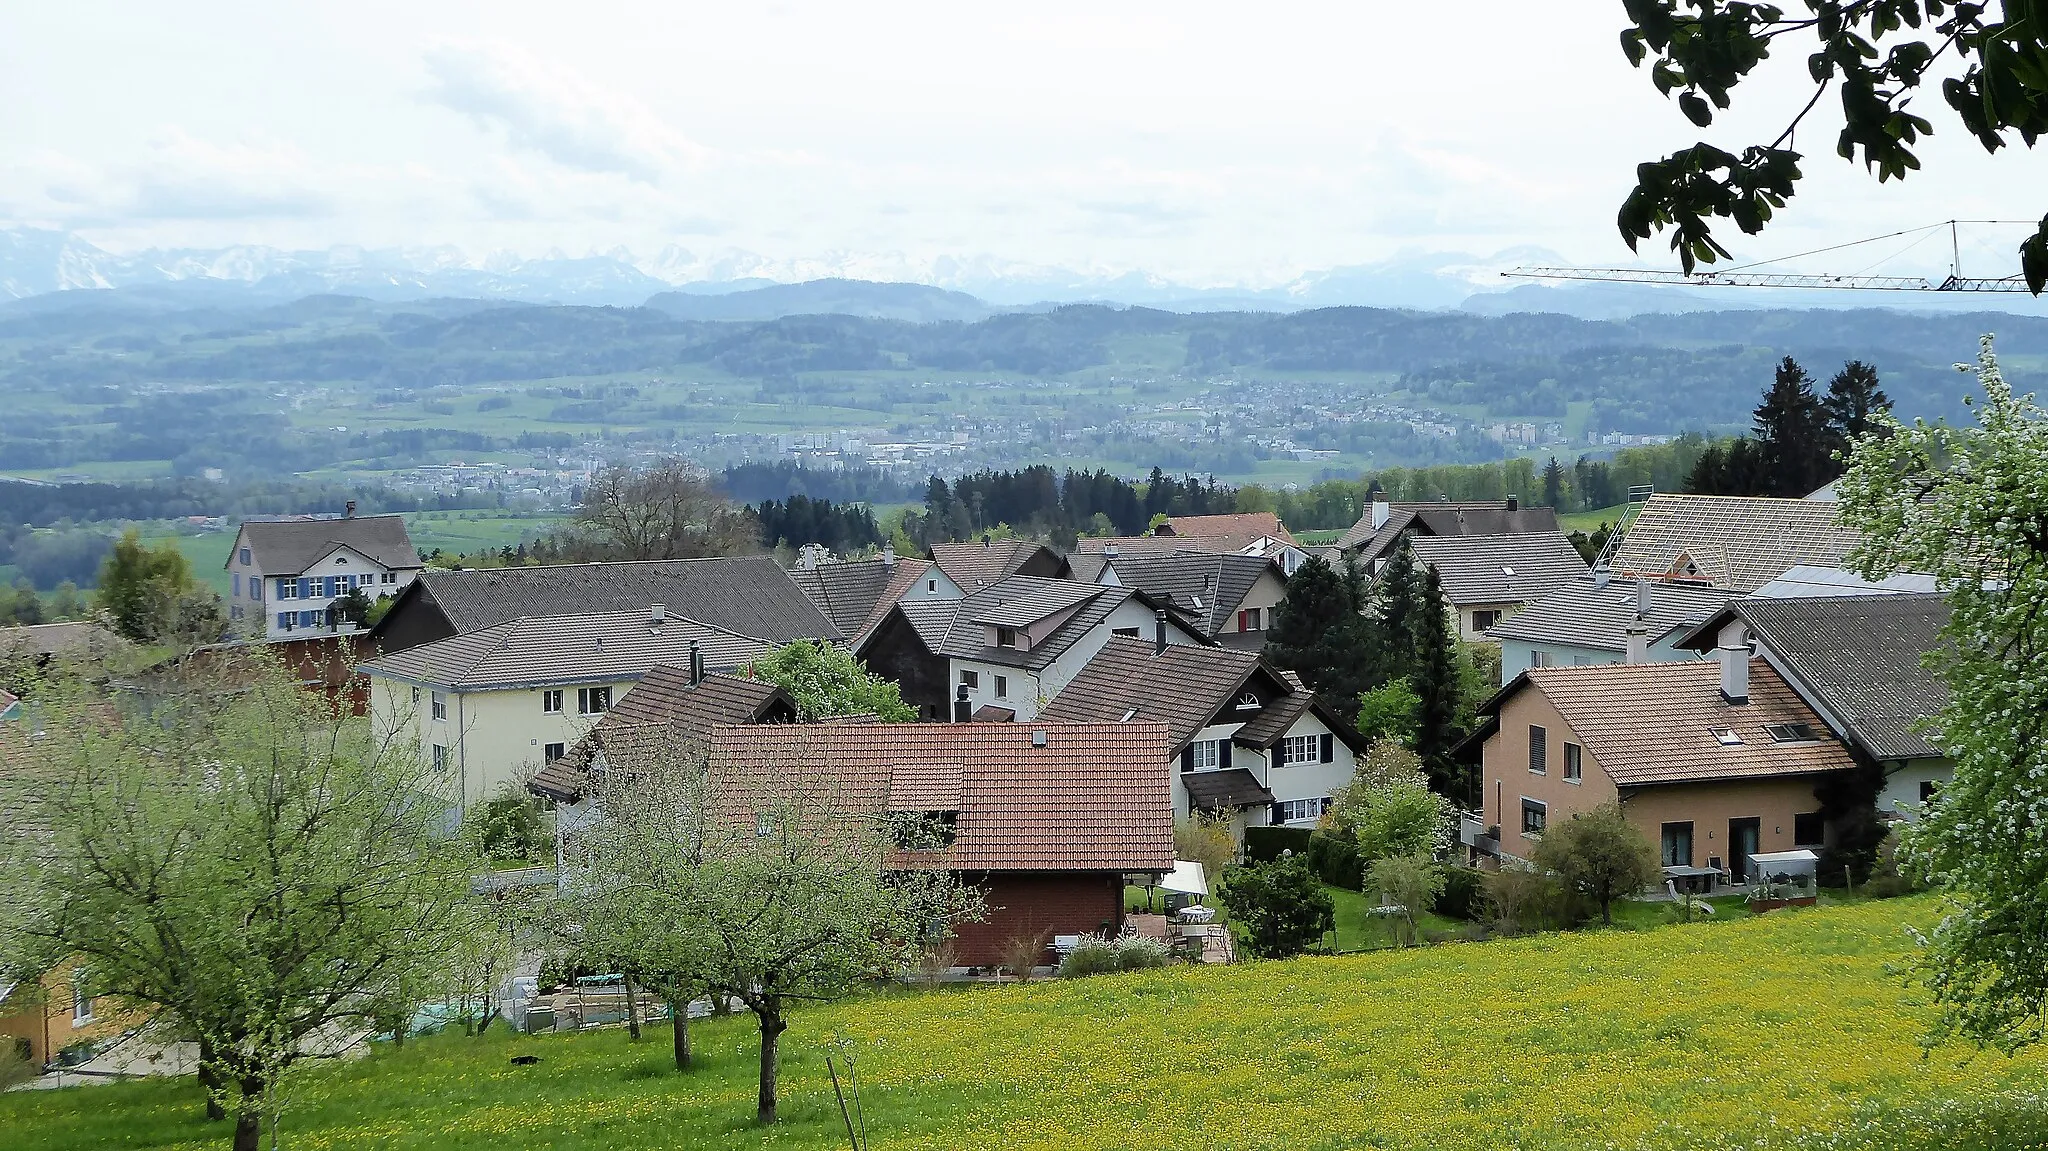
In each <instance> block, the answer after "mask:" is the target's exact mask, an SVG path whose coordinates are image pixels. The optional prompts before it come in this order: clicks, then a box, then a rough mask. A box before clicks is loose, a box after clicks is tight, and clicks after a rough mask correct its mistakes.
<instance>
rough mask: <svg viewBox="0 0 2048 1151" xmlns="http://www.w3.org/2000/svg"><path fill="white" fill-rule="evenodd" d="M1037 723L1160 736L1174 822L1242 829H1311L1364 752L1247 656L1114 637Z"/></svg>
mask: <svg viewBox="0 0 2048 1151" xmlns="http://www.w3.org/2000/svg"><path fill="white" fill-rule="evenodd" d="M1040 718H1042V719H1044V720H1046V721H1048V722H1051V721H1060V722H1073V723H1128V722H1133V721H1137V720H1158V721H1160V722H1162V723H1164V724H1165V725H1166V729H1167V737H1168V738H1167V755H1166V756H1165V757H1164V759H1163V760H1162V761H1161V763H1160V764H1159V768H1160V770H1161V771H1162V772H1163V773H1164V774H1165V775H1166V776H1167V777H1168V778H1169V779H1171V780H1172V781H1173V810H1174V812H1175V813H1176V814H1187V815H1194V814H1196V813H1200V812H1206V813H1209V814H1213V815H1220V816H1223V817H1225V818H1227V819H1228V820H1229V821H1230V822H1231V824H1232V826H1233V828H1234V829H1235V830H1237V831H1238V832H1240V833H1242V831H1243V829H1244V828H1245V827H1259V826H1268V825H1279V824H1292V825H1294V826H1297V827H1313V826H1314V825H1315V823H1316V821H1317V820H1319V819H1320V818H1322V814H1323V812H1325V811H1327V810H1328V809H1329V806H1330V797H1331V795H1332V794H1334V793H1335V792H1336V790H1337V788H1339V787H1341V786H1343V785H1344V784H1345V783H1346V782H1348V781H1349V780H1350V779H1351V775H1352V771H1353V768H1354V762H1355V759H1356V757H1357V755H1358V754H1360V753H1361V752H1363V751H1364V750H1365V743H1364V740H1363V739H1361V738H1360V737H1359V735H1358V733H1357V732H1356V731H1354V730H1353V729H1352V727H1351V725H1350V724H1348V723H1346V722H1344V720H1343V719H1341V718H1339V717H1338V716H1336V715H1335V714H1333V713H1331V712H1330V711H1329V709H1327V708H1325V707H1324V706H1323V705H1322V703H1321V702H1320V701H1318V700H1317V699H1316V695H1315V693H1314V692H1312V691H1310V690H1308V689H1307V688H1306V687H1304V686H1302V683H1301V680H1300V679H1299V678H1298V677H1296V676H1295V675H1294V673H1293V672H1287V671H1279V670H1276V669H1274V668H1273V667H1270V666H1269V665H1267V664H1266V662H1265V661H1264V660H1262V659H1260V658H1259V656H1258V655H1257V654H1256V653H1253V652H1246V651H1235V650H1232V649H1229V648H1222V647H1194V646H1188V645H1173V644H1160V643H1158V642H1157V641H1156V640H1149V641H1148V640H1143V639H1132V638H1129V637H1118V638H1116V639H1112V640H1110V641H1109V643H1108V645H1106V646H1105V647H1104V648H1103V649H1102V651H1101V652H1100V653H1099V654H1097V655H1096V657H1095V658H1094V659H1092V660H1090V661H1088V666H1087V667H1086V668H1083V669H1082V671H1081V674H1080V675H1078V676H1075V677H1074V679H1073V680H1072V681H1071V682H1069V683H1068V684H1067V685H1066V687H1065V688H1063V689H1062V690H1061V691H1060V693H1059V694H1058V695H1057V696H1055V697H1054V698H1053V701H1052V703H1051V705H1050V706H1048V707H1047V708H1046V709H1045V712H1044V714H1043V715H1042V716H1041V717H1040Z"/></svg>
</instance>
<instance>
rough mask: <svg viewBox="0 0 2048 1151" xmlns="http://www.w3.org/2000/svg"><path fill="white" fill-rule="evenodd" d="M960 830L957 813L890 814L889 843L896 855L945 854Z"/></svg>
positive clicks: (903, 812) (900, 812)
mask: <svg viewBox="0 0 2048 1151" xmlns="http://www.w3.org/2000/svg"><path fill="white" fill-rule="evenodd" d="M959 830H960V813H959V812H958V811H892V812H890V813H889V840H890V842H892V843H894V844H895V845H896V849H897V850H898V851H944V850H945V849H947V848H949V847H951V846H953V841H954V840H955V839H956V838H957V837H958V835H959Z"/></svg>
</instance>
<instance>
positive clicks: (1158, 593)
mask: <svg viewBox="0 0 2048 1151" xmlns="http://www.w3.org/2000/svg"><path fill="white" fill-rule="evenodd" d="M1068 558H1069V559H1070V560H1071V561H1072V562H1073V565H1074V578H1075V579H1077V580H1082V581H1085V582H1087V583H1094V584H1101V585H1103V586H1104V587H1128V588H1136V589H1137V590H1139V591H1142V592H1144V593H1145V594H1146V595H1148V596H1150V597H1152V599H1153V600H1154V601H1155V602H1158V603H1160V604H1163V605H1165V606H1166V607H1167V608H1168V609H1169V610H1171V611H1172V612H1173V613H1174V614H1175V615H1176V616H1178V617H1180V619H1181V620H1182V621H1183V622H1185V623H1187V624H1188V625H1189V626H1190V627H1192V628H1193V629H1195V630H1196V631H1199V632H1201V633H1202V634H1203V635H1206V636H1208V637H1209V638H1210V639H1212V640H1215V641H1216V642H1217V643H1219V644H1222V645H1224V646H1226V647H1234V648H1241V649H1243V650H1246V651H1257V650H1259V649H1261V648H1263V647H1265V646H1266V632H1267V631H1269V630H1271V629H1272V627H1273V613H1274V612H1276V611H1278V610H1279V608H1280V602H1281V601H1282V600H1284V599H1286V598H1287V573H1286V571H1285V570H1283V569H1282V567H1281V564H1280V561H1279V560H1278V559H1275V558H1272V557H1268V556H1250V555H1235V554H1231V555H1219V554H1217V553H1214V552H1181V551H1177V552H1145V553H1141V554H1138V555H1130V556H1126V555H1124V554H1122V553H1121V552H1119V551H1117V550H1116V549H1115V548H1111V549H1109V550H1107V551H1102V552H1092V553H1085V554H1084V553H1076V554H1074V555H1073V556H1070V557H1068Z"/></svg>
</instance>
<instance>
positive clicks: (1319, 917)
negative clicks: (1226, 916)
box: [1216, 855, 1337, 959]
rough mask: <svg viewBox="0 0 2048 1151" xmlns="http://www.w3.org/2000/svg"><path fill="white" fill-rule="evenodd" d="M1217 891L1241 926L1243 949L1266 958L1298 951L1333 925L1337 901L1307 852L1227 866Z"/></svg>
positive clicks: (1301, 950)
mask: <svg viewBox="0 0 2048 1151" xmlns="http://www.w3.org/2000/svg"><path fill="white" fill-rule="evenodd" d="M1216 897H1217V898H1218V899H1219V900H1221V901H1222V903H1223V906H1224V908H1225V909H1227V910H1228V911H1229V912H1230V918H1231V919H1232V920H1233V921H1235V922H1236V924H1237V925H1238V926H1239V927H1240V928H1242V929H1243V930H1244V935H1245V939H1244V942H1245V950H1247V951H1249V952H1251V953H1252V954H1253V955H1256V956H1259V957H1260V958H1264V959H1286V958H1289V957H1291V956H1295V955H1300V954H1301V953H1302V952H1304V951H1306V950H1308V949H1309V948H1310V947H1313V946H1315V945H1316V944H1317V943H1319V942H1321V940H1322V938H1323V935H1324V933H1325V932H1328V931H1329V930H1331V929H1332V928H1333V927H1335V926H1336V921H1337V908H1336V904H1335V903H1334V902H1333V901H1332V900H1331V899H1330V893H1329V891H1327V890H1326V889H1325V888H1324V887H1323V885H1322V882H1321V881H1320V880H1319V879H1317V878H1316V873H1315V872H1314V871H1313V870H1312V869H1311V868H1310V867H1309V865H1308V858H1307V857H1306V856H1301V855H1290V856H1287V857H1285V858H1282V859H1276V860H1274V861H1273V862H1271V863H1260V864H1255V865H1250V866H1245V867H1228V868H1225V869H1224V871H1223V879H1222V881H1221V882H1220V883H1218V884H1217V885H1216Z"/></svg>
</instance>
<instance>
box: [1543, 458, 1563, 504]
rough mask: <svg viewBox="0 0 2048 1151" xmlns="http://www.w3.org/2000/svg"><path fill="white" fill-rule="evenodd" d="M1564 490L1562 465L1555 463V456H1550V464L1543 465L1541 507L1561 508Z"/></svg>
mask: <svg viewBox="0 0 2048 1151" xmlns="http://www.w3.org/2000/svg"><path fill="white" fill-rule="evenodd" d="M1564 488H1565V479H1564V465H1562V464H1560V463H1558V462H1557V457H1556V456H1552V457H1550V462H1549V463H1547V464H1545V465H1543V506H1544V507H1546V508H1561V507H1563V506H1564Z"/></svg>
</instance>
